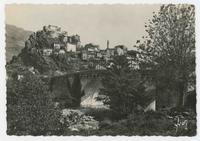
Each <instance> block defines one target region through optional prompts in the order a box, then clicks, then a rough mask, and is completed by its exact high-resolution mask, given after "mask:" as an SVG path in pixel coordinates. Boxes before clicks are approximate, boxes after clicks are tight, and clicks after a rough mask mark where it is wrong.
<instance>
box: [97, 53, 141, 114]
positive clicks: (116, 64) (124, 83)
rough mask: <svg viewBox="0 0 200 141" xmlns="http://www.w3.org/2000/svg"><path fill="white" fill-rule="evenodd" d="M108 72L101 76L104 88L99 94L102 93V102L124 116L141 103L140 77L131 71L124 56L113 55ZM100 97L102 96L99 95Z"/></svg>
mask: <svg viewBox="0 0 200 141" xmlns="http://www.w3.org/2000/svg"><path fill="white" fill-rule="evenodd" d="M111 64H112V65H111V67H109V68H107V71H108V73H107V74H106V76H105V77H103V80H102V83H103V86H104V88H103V89H101V91H100V95H102V96H103V95H104V97H103V100H104V103H105V104H107V105H109V107H110V109H111V110H113V111H114V112H115V113H117V114H118V115H119V116H126V115H128V114H129V113H131V112H133V111H134V110H135V109H136V107H137V105H138V104H141V101H142V98H143V96H142V93H140V89H139V88H141V87H140V86H141V83H140V82H141V79H140V75H139V74H138V73H137V72H131V71H130V68H129V63H128V60H127V58H126V56H115V57H114V59H113V61H111ZM101 98H102V97H101Z"/></svg>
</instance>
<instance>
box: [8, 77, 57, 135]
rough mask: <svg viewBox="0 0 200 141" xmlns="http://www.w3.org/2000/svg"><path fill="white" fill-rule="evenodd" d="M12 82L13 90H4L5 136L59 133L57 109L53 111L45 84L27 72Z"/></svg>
mask: <svg viewBox="0 0 200 141" xmlns="http://www.w3.org/2000/svg"><path fill="white" fill-rule="evenodd" d="M12 83H13V84H14V85H13V86H14V87H10V86H8V88H9V90H8V91H7V124H8V125H7V134H9V135H46V134H51V133H50V132H54V131H55V130H59V131H60V124H59V123H58V119H59V114H57V113H58V109H54V107H53V103H52V101H51V99H50V93H49V92H48V90H47V86H46V85H45V83H44V82H43V81H41V79H40V78H38V77H36V76H34V75H33V74H30V73H27V74H24V77H23V79H22V80H20V81H17V80H16V81H14V80H13V81H12ZM7 84H8V85H9V83H7ZM11 89H12V90H11Z"/></svg>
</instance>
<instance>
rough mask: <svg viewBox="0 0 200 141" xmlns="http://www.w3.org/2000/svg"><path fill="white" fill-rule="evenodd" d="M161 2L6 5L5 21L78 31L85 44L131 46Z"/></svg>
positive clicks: (25, 26) (20, 25)
mask: <svg viewBox="0 0 200 141" xmlns="http://www.w3.org/2000/svg"><path fill="white" fill-rule="evenodd" d="M159 8H160V5H120V4H118V5H56V4H54V5H32V4H29V5H25V4H23V5H22V4H18V5H17V4H10V5H6V24H11V25H15V26H17V27H21V28H24V29H25V30H31V31H37V30H41V29H42V27H43V26H44V25H49V24H50V25H57V26H59V27H61V28H62V30H64V31H67V32H68V34H69V35H73V34H78V35H80V38H81V43H82V45H85V44H87V43H94V44H98V45H99V46H100V48H102V49H103V48H106V41H107V40H109V42H110V47H111V48H112V47H114V46H116V45H125V46H127V47H128V49H131V48H132V47H133V45H134V44H135V43H136V41H137V40H138V39H141V37H142V36H144V35H146V32H145V28H144V25H145V22H146V23H148V19H151V18H152V15H153V12H158V11H159Z"/></svg>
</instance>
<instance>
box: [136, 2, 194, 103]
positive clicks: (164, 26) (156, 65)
mask: <svg viewBox="0 0 200 141" xmlns="http://www.w3.org/2000/svg"><path fill="white" fill-rule="evenodd" d="M145 27H146V32H147V33H148V36H147V37H144V38H145V41H144V42H143V43H142V44H141V43H139V45H138V46H139V48H140V49H142V50H143V53H144V54H145V55H144V56H143V57H145V60H146V62H145V63H144V62H142V63H141V64H140V65H141V66H143V67H144V66H145V65H146V66H148V67H149V66H151V69H152V70H153V74H154V77H155V81H156V84H157V87H162V88H165V89H171V90H175V91H176V92H177V93H178V101H177V106H182V105H183V98H184V93H186V91H187V86H188V83H189V81H190V75H191V73H193V72H194V71H195V55H194V54H195V53H194V51H195V7H194V6H193V5H187V4H181V5H173V4H170V5H163V6H161V8H160V11H159V12H158V13H157V14H156V13H154V15H153V19H152V20H149V24H148V25H147V24H146V25H145ZM147 60H151V61H147Z"/></svg>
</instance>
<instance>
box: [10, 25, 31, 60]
mask: <svg viewBox="0 0 200 141" xmlns="http://www.w3.org/2000/svg"><path fill="white" fill-rule="evenodd" d="M31 34H32V32H31V31H26V30H24V29H22V28H19V27H16V26H13V25H8V24H6V62H9V61H10V60H11V59H12V56H14V55H16V56H17V55H18V54H19V53H20V52H21V49H22V48H23V47H24V42H25V41H26V40H27V39H28V37H29V36H30V35H31Z"/></svg>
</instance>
